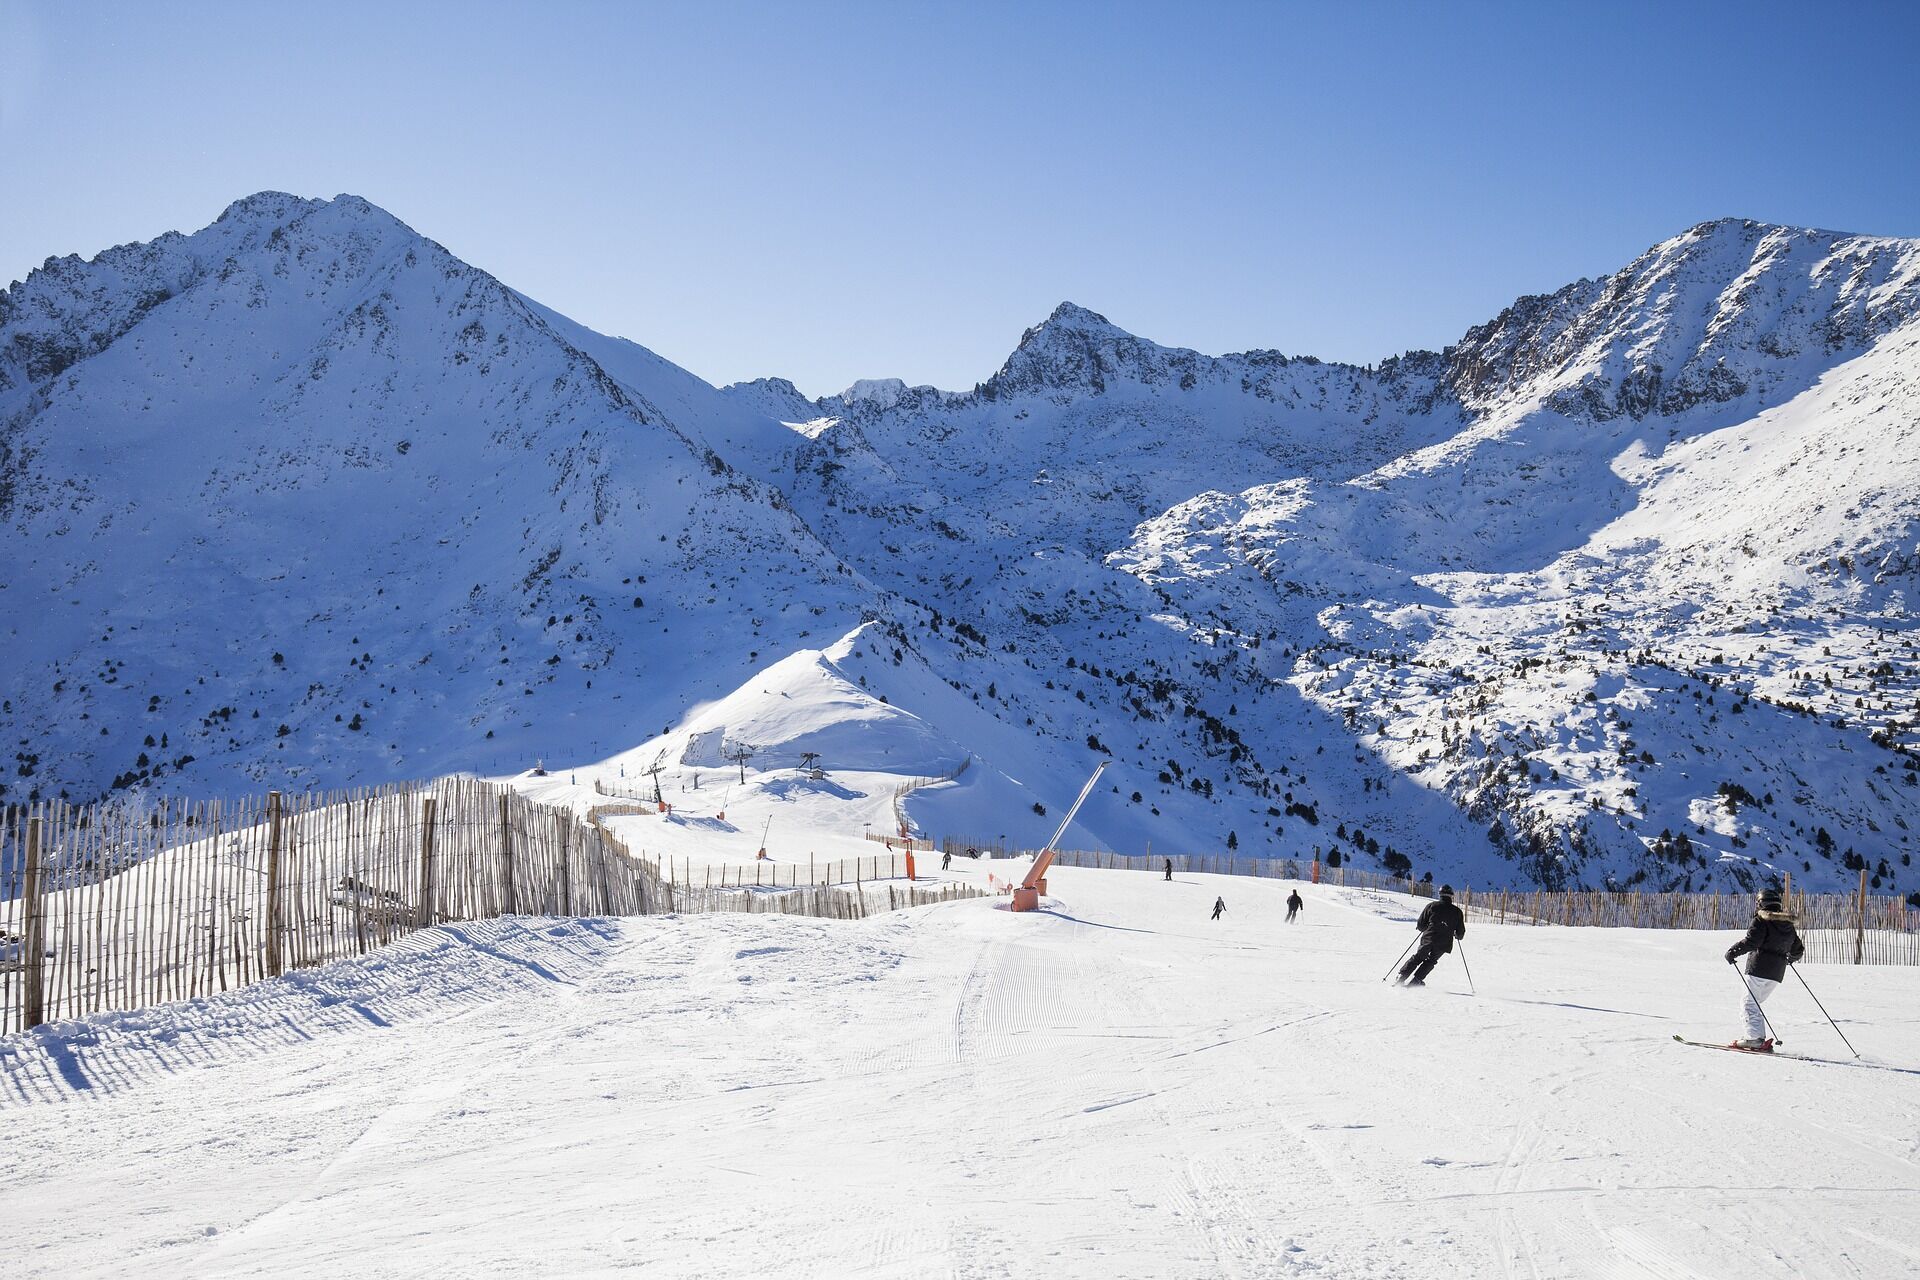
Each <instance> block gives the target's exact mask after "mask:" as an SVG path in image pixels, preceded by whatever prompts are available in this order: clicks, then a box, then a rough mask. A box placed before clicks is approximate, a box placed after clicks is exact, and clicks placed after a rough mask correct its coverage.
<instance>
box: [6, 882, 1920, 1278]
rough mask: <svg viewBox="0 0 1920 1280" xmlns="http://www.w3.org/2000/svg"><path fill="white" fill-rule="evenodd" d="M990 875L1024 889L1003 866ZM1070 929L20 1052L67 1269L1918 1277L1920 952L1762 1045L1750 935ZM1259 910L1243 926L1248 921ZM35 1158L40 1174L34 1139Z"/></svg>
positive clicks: (340, 1008)
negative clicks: (1427, 936)
mask: <svg viewBox="0 0 1920 1280" xmlns="http://www.w3.org/2000/svg"><path fill="white" fill-rule="evenodd" d="M969 874H980V872H979V871H976V870H974V869H971V868H970V869H969ZM1053 887H1054V890H1055V894H1056V897H1055V899H1054V900H1053V902H1052V908H1053V909H1052V911H1051V912H1049V913H1046V914H1040V915H1034V916H1018V917H1017V916H1013V915H1011V914H1010V913H1007V912H1005V911H1003V910H1000V909H997V906H996V904H995V903H993V902H988V901H976V902H968V903H959V904H952V905H949V906H945V907H936V908H930V909H923V910H916V911H908V912H901V913H897V914H894V915H888V916H885V917H882V918H878V919H873V920H869V921H863V922H837V921H814V920H805V919H789V918H782V917H760V916H754V917H747V916H712V917H702V918H690V919H659V918H655V919H638V920H581V921H560V920H541V919H529V918H512V919H508V920H502V921H496V922H490V923H487V924H484V925H472V926H459V927H445V928H442V929H438V930H434V931H431V932H429V933H427V934H422V935H418V936H416V937H414V938H412V939H409V940H408V941H406V942H405V943H402V944H399V945H397V946H395V947H392V948H390V949H388V950H386V951H383V952H379V953H376V954H373V955H370V956H368V957H365V958H363V959H361V960H358V961H354V962H350V963H344V964H339V965H335V966H332V967H329V968H327V969H323V970H319V971H313V972H303V973H298V974H294V975H291V976H289V977H287V978H284V979H281V980H277V981H273V982H268V983H265V984H262V985H260V986H257V987H254V988H250V989H248V990H246V991H243V992H239V993H235V994H232V995H229V996H223V997H220V998H219V999H216V1000H210V1001H205V1002H200V1003H196V1004H190V1005H177V1006H168V1007H163V1008H158V1009H152V1010H147V1011H143V1012H140V1013H136V1014H124V1015H116V1016H110V1017H100V1018H96V1019H91V1020H88V1021H87V1022H85V1023H78V1024H68V1025H65V1026H61V1027H58V1028H50V1029H48V1030H47V1031H46V1032H44V1033H42V1034H40V1035H27V1036H16V1037H13V1038H11V1039H9V1040H6V1041H0V1126H4V1132H5V1134H6V1136H7V1140H8V1141H7V1147H8V1150H9V1151H10V1152H12V1153H13V1155H14V1157H15V1158H13V1159H10V1160H8V1161H5V1162H3V1163H0V1223H3V1224H4V1226H5V1237H6V1240H7V1244H6V1249H7V1251H8V1252H7V1261H8V1267H9V1270H10V1272H11V1273H12V1274H17V1275H27V1276H61V1277H80V1276H117V1275H125V1274H131V1273H138V1274H142V1275H150V1276H174V1275H178V1276H205V1275H221V1276H246V1275H321V1274H327V1275H340V1274H353V1275H366V1276H401V1275H417V1274H422V1273H439V1274H459V1275H500V1276H505V1275H527V1274H543V1275H546V1274H566V1275H601V1274H611V1273H613V1272H615V1271H619V1270H627V1269H631V1268H635V1267H639V1268H643V1269H644V1270H645V1273H646V1274H649V1275H658V1276H688V1277H693V1276H723V1275H725V1276H734V1275H763V1276H819V1277H886V1276H898V1277H905V1276H924V1275H949V1276H955V1277H1020V1276H1050V1277H1052V1276H1086V1277H1103V1278H1104V1277H1180V1276H1190V1277H1196V1278H1198V1277H1206V1278H1212V1277H1219V1276H1262V1277H1275V1276H1293V1275H1302V1276H1325V1277H1340V1278H1342V1280H1385V1278H1387V1277H1430V1276H1437V1275H1439V1276H1476V1277H1498V1276H1528V1277H1542V1276H1552V1277H1557V1278H1566V1280H1581V1278H1588V1277H1591V1278H1593V1280H1602V1278H1605V1280H1615V1278H1618V1277H1629V1276H1636V1277H1637V1276H1647V1277H1676V1276H1677V1277H1713V1278H1725V1277H1740V1278H1742V1280H1748V1278H1766V1277H1777V1278H1780V1280H1786V1278H1787V1277H1792V1278H1794V1280H1825V1278H1828V1277H1833V1278H1839V1277H1850V1278H1851V1277H1862V1276H1871V1277H1893V1276H1900V1275H1908V1274H1912V1273H1913V1271H1914V1269H1915V1267H1916V1265H1920V1227H1917V1226H1916V1223H1917V1222H1920V1213H1916V1211H1915V1210H1916V1206H1917V1205H1920V1140H1917V1139H1916V1136H1915V1135H1916V1134H1920V1088H1916V1085H1920V1016H1917V1015H1916V1013H1915V1009H1916V1001H1915V994H1916V993H1915V990H1914V983H1915V981H1916V976H1915V972H1914V971H1913V970H1909V969H1872V968H1867V969H1852V968H1815V969H1812V970H1810V971H1809V977H1810V978H1811V980H1812V981H1813V982H1814V983H1815V984H1816V985H1817V988H1818V989H1819V991H1820V993H1821V995H1822V997H1823V998H1824V999H1825V1000H1826V1001H1827V1003H1828V1005H1829V1007H1830V1008H1832V1009H1833V1010H1834V1011H1835V1013H1836V1014H1837V1015H1839V1016H1840V1017H1841V1018H1842V1019H1843V1020H1844V1022H1843V1025H1844V1027H1845V1029H1846V1031H1847V1034H1848V1035H1849V1037H1851V1038H1852V1039H1853V1041H1854V1042H1855V1044H1856V1045H1858V1046H1859V1047H1860V1048H1861V1049H1862V1050H1863V1051H1864V1052H1865V1054H1866V1055H1867V1058H1866V1061H1865V1062H1864V1063H1863V1064H1850V1062H1849V1061H1848V1060H1847V1058H1846V1054H1845V1051H1844V1050H1843V1049H1842V1048H1841V1046H1840V1044H1839V1042H1838V1040H1837V1038H1836V1037H1835V1036H1834V1035H1833V1033H1832V1031H1831V1030H1830V1029H1828V1028H1826V1027H1825V1026H1824V1024H1822V1023H1821V1022H1820V1021H1819V1018H1818V1015H1817V1013H1816V1011H1815V1010H1814V1009H1813V1007H1812V1006H1811V1004H1810V1003H1809V1002H1808V1001H1807V999H1806V997H1805V996H1804V994H1803V993H1802V992H1800V991H1799V990H1798V989H1797V988H1794V989H1786V990H1783V991H1782V992H1781V993H1780V994H1779V996H1778V997H1776V999H1775V1000H1774V1001H1773V1002H1772V1004H1771V1005H1770V1006H1769V1009H1770V1012H1771V1013H1773V1014H1774V1016H1775V1018H1776V1021H1777V1023H1778V1025H1779V1026H1780V1029H1781V1031H1782V1033H1783V1035H1785V1036H1786V1038H1787V1039H1788V1041H1789V1042H1790V1043H1791V1047H1793V1048H1795V1049H1797V1050H1800V1051H1804V1052H1809V1053H1817V1054H1821V1055H1825V1056H1829V1057H1831V1058H1833V1059H1835V1061H1834V1063H1833V1064H1830V1065H1829V1064H1820V1063H1800V1062H1787V1061H1758V1060H1754V1059H1752V1058H1749V1057H1745V1056H1740V1055H1733V1054H1710V1053H1702V1052H1699V1051H1697V1050H1693V1049H1688V1048H1685V1047H1683V1046H1678V1045H1675V1044H1673V1043H1672V1041H1671V1039H1670V1037H1671V1036H1672V1035H1673V1034H1674V1033H1676V1032H1679V1033H1685V1034H1687V1035H1690V1036H1699V1037H1705V1038H1708V1039H1717V1038H1723V1037H1726V1036H1728V1035H1730V1034H1731V1033H1732V1032H1733V1031H1734V1030H1735V1013H1736V1005H1737V998H1738V988H1737V987H1736V986H1735V985H1734V981H1733V978H1732V976H1731V975H1730V974H1729V973H1728V971H1727V966H1726V965H1725V964H1723V963H1722V962H1721V960H1720V955H1719V953H1720V951H1721V950H1722V949H1723V948H1724V947H1725V945H1726V942H1727V938H1726V937H1725V936H1723V935H1722V936H1716V935H1711V934H1700V933H1686V934H1660V933H1640V932H1612V931H1587V930H1568V929H1555V928H1538V929H1530V928H1521V927H1507V928H1500V927H1497V926H1491V925H1480V924H1476V925H1474V926H1472V927H1470V930H1469V933H1468V935H1467V939H1466V955H1467V958H1468V959H1469V960H1470V961H1471V963H1472V975H1473V978H1474V980H1475V981H1476V982H1477V983H1478V995H1477V996H1476V995H1470V994H1468V988H1467V983H1466V980H1465V976H1464V973H1463V971H1462V968H1461V966H1460V964H1459V962H1458V959H1457V958H1456V959H1452V960H1448V961H1446V962H1444V963H1443V965H1442V967H1441V968H1440V969H1439V970H1438V971H1437V972H1436V974H1435V976H1434V979H1433V982H1432V985H1431V986H1429V987H1428V988H1427V989H1425V990H1424V991H1404V990H1399V989H1395V988H1391V987H1388V986H1385V985H1383V984H1382V983H1381V981H1380V977H1381V974H1382V973H1383V972H1384V971H1385V970H1386V969H1387V967H1388V965H1389V964H1390V963H1391V962H1392V961H1393V959H1394V957H1395V956H1396V955H1397V954H1398V953H1399V952H1400V951H1401V948H1402V947H1403V946H1404V945H1405V944H1406V943H1407V942H1408V941H1409V940H1410V939H1411V937H1412V931H1411V929H1410V927H1409V925H1408V920H1409V918H1410V916H1411V914H1412V911H1413V909H1414V906H1415V904H1414V903H1412V902H1409V901H1406V900H1401V899H1396V898H1392V897H1388V896H1385V895H1378V894H1372V893H1366V892H1361V891H1349V890H1342V889H1334V888H1330V887H1316V886H1310V885H1309V886H1302V887H1301V891H1302V893H1303V894H1304V895H1305V897H1306V898H1307V907H1306V911H1305V914H1304V918H1303V919H1302V920H1301V921H1300V922H1299V923H1297V924H1294V925H1287V924H1285V923H1283V907H1282V900H1283V899H1284V897H1285V894H1286V892H1287V891H1288V888H1289V887H1290V886H1289V885H1287V884H1286V883H1284V882H1266V881H1249V880H1245V879H1229V878H1209V877H1199V876H1193V877H1181V878H1179V879H1178V880H1176V881H1175V882H1174V883H1172V884H1166V883H1162V882H1161V881H1160V880H1159V879H1158V878H1157V877H1153V876H1148V875H1142V874H1137V873H1127V872H1115V871H1091V870H1079V869H1071V868H1069V869H1063V870H1060V871H1058V872H1056V875H1055V877H1054V881H1053ZM1216 894H1224V895H1225V897H1226V901H1227V906H1228V914H1227V915H1226V917H1225V918H1224V919H1223V920H1222V921H1220V922H1219V923H1217V924H1211V923H1209V922H1208V920H1207V912H1208V909H1209V907H1210V906H1211V904H1212V902H1213V900H1214V897H1215V896H1216ZM21 1153H31V1156H32V1158H31V1159H21V1158H19V1156H20V1155H21Z"/></svg>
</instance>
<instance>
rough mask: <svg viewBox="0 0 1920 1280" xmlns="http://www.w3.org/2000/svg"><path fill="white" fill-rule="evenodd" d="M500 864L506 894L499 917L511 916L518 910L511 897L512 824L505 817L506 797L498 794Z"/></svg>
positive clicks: (503, 793) (504, 794)
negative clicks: (504, 879)
mask: <svg viewBox="0 0 1920 1280" xmlns="http://www.w3.org/2000/svg"><path fill="white" fill-rule="evenodd" d="M500 862H501V865H502V867H503V868H504V874H505V877H506V881H507V883H506V886H505V889H506V892H505V895H504V900H503V901H502V903H501V912H500V914H501V915H508V916H510V915H513V914H515V913H516V912H517V911H518V910H519V909H520V908H519V904H518V903H517V902H515V900H514V896H513V823H512V820H511V819H510V818H509V817H508V815H507V795H506V793H505V792H504V791H503V792H501V793H500Z"/></svg>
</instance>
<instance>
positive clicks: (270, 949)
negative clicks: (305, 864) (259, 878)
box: [267, 791, 281, 978]
mask: <svg viewBox="0 0 1920 1280" xmlns="http://www.w3.org/2000/svg"><path fill="white" fill-rule="evenodd" d="M280 972H281V963H280V793H279V792H278V791H269V792H267V976H268V977H269V978H277V977H279V976H280Z"/></svg>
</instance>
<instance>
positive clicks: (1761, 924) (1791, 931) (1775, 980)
mask: <svg viewBox="0 0 1920 1280" xmlns="http://www.w3.org/2000/svg"><path fill="white" fill-rule="evenodd" d="M1806 953H1807V947H1806V944H1805V943H1804V942H1802V941H1800V931H1799V930H1797V929H1795V928H1794V927H1793V917H1792V916H1791V915H1790V914H1788V912H1787V910H1786V906H1785V904H1784V903H1783V902H1781V900H1780V891H1779V890H1778V889H1768V890H1765V891H1764V892H1762V893H1761V895H1760V909H1759V910H1758V911H1756V912H1755V913H1754V916H1753V923H1752V924H1750V925H1748V926H1747V936H1746V937H1744V938H1742V939H1740V941H1738V942H1736V943H1734V944H1733V945H1732V946H1731V947H1728V948H1727V963H1728V964H1735V963H1737V962H1738V961H1739V959H1740V957H1741V956H1744V955H1749V954H1750V955H1751V956H1752V957H1753V958H1752V959H1750V960H1748V961H1747V976H1746V982H1747V997H1746V1001H1745V1004H1744V1005H1743V1006H1742V1008H1743V1011H1744V1012H1745V1013H1746V1016H1747V1035H1746V1038H1745V1039H1744V1040H1736V1041H1734V1044H1733V1047H1734V1048H1736V1049H1748V1050H1752V1051H1753V1052H1756V1053H1772V1052H1773V1041H1772V1040H1771V1039H1770V1038H1768V1036H1767V1015H1766V1014H1764V1013H1762V1012H1761V1011H1760V1006H1761V1004H1763V1003H1764V1002H1765V1001H1766V998H1767V997H1768V996H1770V995H1772V994H1773V992H1774V989H1775V988H1776V987H1778V986H1779V985H1780V984H1781V983H1782V982H1784V981H1785V980H1786V977H1787V966H1788V965H1790V964H1798V963H1799V962H1800V957H1801V956H1803V955H1805V954H1806Z"/></svg>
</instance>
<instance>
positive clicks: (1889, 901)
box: [1055, 851, 1920, 965]
mask: <svg viewBox="0 0 1920 1280" xmlns="http://www.w3.org/2000/svg"><path fill="white" fill-rule="evenodd" d="M1168 859H1171V861H1172V862H1173V869H1174V871H1175V872H1176V873H1201V874H1209V875H1239V876H1258V877H1263V878H1269V879H1283V880H1313V879H1316V878H1317V879H1318V880H1319V882H1320V883H1323V884H1332V885H1342V886H1345V887H1349V888H1362V889H1376V890H1380V891H1382V892H1386V893H1404V894H1411V895H1413V896H1414V897H1419V898H1431V897H1432V896H1433V894H1434V892H1435V886H1434V885H1432V884H1430V883H1427V882H1425V881H1420V880H1401V879H1398V878H1396V877H1393V876H1386V875H1381V874H1379V873H1378V872H1371V871H1364V870H1361V869H1359V868H1355V867H1328V866H1325V865H1324V864H1322V865H1321V866H1320V867H1319V868H1318V875H1317V877H1316V875H1315V871H1316V868H1315V866H1314V863H1313V862H1312V861H1311V860H1302V859H1294V858H1247V857H1236V856H1234V855H1232V854H1166V855H1163V854H1155V855H1153V856H1152V857H1145V856H1142V855H1138V854H1121V853H1107V852H1104V851H1080V852H1076V851H1067V852H1062V853H1061V854H1059V855H1058V856H1057V857H1056V858H1055V865H1057V866H1067V867H1109V868H1116V869H1120V870H1129V871H1151V872H1156V873H1157V872H1160V871H1161V870H1162V869H1163V868H1164V867H1165V865H1166V862H1167V860H1168ZM1789 889H1791V886H1789ZM1789 899H1790V901H1789V904H1788V905H1789V907H1790V909H1791V911H1792V913H1793V916H1794V919H1795V921H1796V923H1797V924H1798V926H1799V929H1800V934H1801V937H1802V938H1804V939H1805V940H1806V944H1807V961H1808V962H1809V963H1813V964H1903V965H1920V910H1916V909H1915V908H1913V907H1911V906H1908V905H1907V902H1906V900H1905V899H1904V898H1900V897H1894V896H1891V895H1884V894H1879V895H1870V894H1868V893H1867V883H1866V876H1865V875H1864V874H1863V875H1862V876H1861V877H1860V883H1859V887H1858V888H1857V889H1856V890H1855V892H1853V893H1819V894H1808V893H1801V892H1798V891H1792V892H1790V894H1789ZM1456 900H1457V901H1458V902H1459V903H1460V905H1461V906H1462V907H1464V908H1465V909H1466V910H1467V913H1468V915H1469V916H1470V917H1471V918H1472V919H1474V920H1476V921H1480V922H1484V923H1489V924H1521V925H1548V924H1551V925H1571V926H1577V927H1598V928H1613V929H1744V928H1745V927H1746V926H1747V923H1748V922H1749V921H1750V920H1752V919H1753V906H1754V902H1753V895H1752V894H1747V893H1635V892H1629V893H1610V892H1605V891H1597V890H1596V891H1588V890H1570V891H1555V890H1550V889H1492V890H1482V891H1480V892H1479V893H1475V892H1474V891H1473V889H1472V888H1470V887H1464V886H1463V887H1462V888H1461V889H1460V890H1459V891H1458V894H1457V895H1456Z"/></svg>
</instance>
